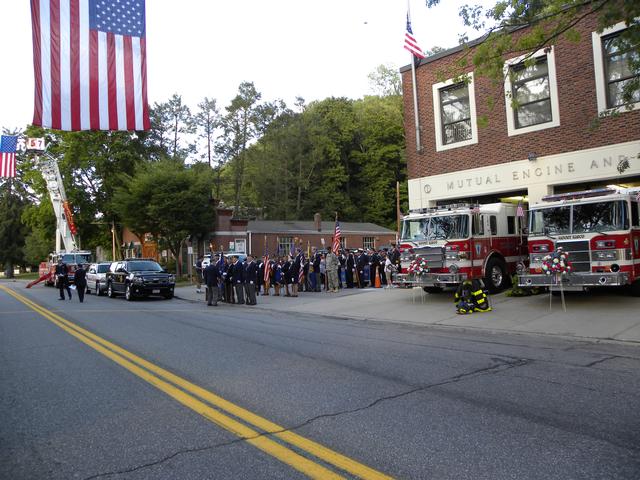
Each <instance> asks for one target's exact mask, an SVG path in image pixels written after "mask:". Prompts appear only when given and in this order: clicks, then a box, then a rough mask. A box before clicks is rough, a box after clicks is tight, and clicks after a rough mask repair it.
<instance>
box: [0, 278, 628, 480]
mask: <svg viewBox="0 0 640 480" xmlns="http://www.w3.org/2000/svg"><path fill="white" fill-rule="evenodd" d="M6 288H9V289H13V290H14V291H15V292H17V293H18V294H19V295H21V296H23V297H24V299H22V300H21V299H19V298H16V297H15V296H12V295H10V293H9V292H7V291H6V290H5V289H6ZM363 298H365V297H364V296H363ZM25 302H26V303H25ZM30 302H34V303H30ZM38 305H40V307H39V306H38ZM42 307H43V308H44V309H43V308H42ZM316 313H322V312H309V313H307V314H299V313H296V314H287V313H282V312H266V311H255V310H252V309H251V307H246V306H245V307H240V306H236V307H230V306H224V304H222V306H219V307H217V308H213V307H210V308H207V307H206V306H205V305H203V304H202V303H200V304H196V303H192V302H186V301H182V300H178V299H173V300H170V301H166V300H161V299H158V300H155V299H150V300H142V301H137V302H133V303H129V302H126V301H125V300H124V299H122V298H118V299H114V300H112V299H108V298H106V297H100V298H97V297H95V296H89V297H87V298H86V300H85V303H84V304H80V303H78V301H77V297H74V298H73V300H72V301H71V302H69V301H64V302H62V301H58V300H57V292H56V291H54V290H53V289H48V288H44V287H35V288H33V289H31V290H25V289H24V288H23V284H19V283H10V282H0V478H2V479H5V478H6V479H16V480H17V479H40V478H43V479H44V478H47V479H76V478H77V479H98V478H99V479H122V478H126V479H226V478H232V479H239V478H248V479H253V478H256V479H271V478H286V479H289V478H306V477H309V476H311V477H315V478H332V476H337V477H343V478H356V477H362V478H384V477H383V476H382V475H383V474H385V475H388V476H390V477H395V478H408V479H409V478H410V479H563V480H564V479H637V478H640V408H639V407H640V347H639V346H636V345H630V344H624V343H595V342H584V341H582V342H578V341H570V340H566V339H559V338H551V337H542V336H529V335H505V334H489V333H482V332H456V331H454V330H447V329H442V328H438V327H431V326H429V327H417V326H407V325H397V324H391V323H375V322H370V321H357V320H345V319H340V318H328V317H326V316H320V315H318V314H316ZM630 314H634V312H630ZM603 321H606V319H603ZM145 361H146V362H148V363H145Z"/></svg>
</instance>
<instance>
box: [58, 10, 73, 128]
mask: <svg viewBox="0 0 640 480" xmlns="http://www.w3.org/2000/svg"><path fill="white" fill-rule="evenodd" d="M70 51H71V3H70V2H69V1H64V0H63V1H61V2H60V126H61V127H62V130H70V129H71V55H65V53H64V52H70Z"/></svg>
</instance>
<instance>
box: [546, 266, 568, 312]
mask: <svg viewBox="0 0 640 480" xmlns="http://www.w3.org/2000/svg"><path fill="white" fill-rule="evenodd" d="M553 275H554V278H555V283H556V284H558V285H560V298H561V299H562V310H564V312H565V313H566V312H567V304H566V302H565V301H564V287H563V286H562V284H563V283H564V282H563V281H562V276H563V275H564V273H562V272H555V273H554V274H553ZM552 300H553V290H552V289H551V288H549V310H551V303H552Z"/></svg>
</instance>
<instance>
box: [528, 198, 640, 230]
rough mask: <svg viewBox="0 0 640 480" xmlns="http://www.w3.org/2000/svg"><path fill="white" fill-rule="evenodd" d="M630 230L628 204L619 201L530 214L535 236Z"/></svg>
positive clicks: (541, 210) (547, 209)
mask: <svg viewBox="0 0 640 480" xmlns="http://www.w3.org/2000/svg"><path fill="white" fill-rule="evenodd" d="M571 219H573V221H571ZM627 228H629V213H628V211H627V203H626V202H625V201H620V200H618V201H612V202H599V203H584V204H577V205H564V206H561V207H549V208H541V209H539V210H538V209H536V210H532V211H531V228H530V230H531V234H532V235H566V234H572V233H591V232H594V233H598V232H610V231H612V230H626V229H627Z"/></svg>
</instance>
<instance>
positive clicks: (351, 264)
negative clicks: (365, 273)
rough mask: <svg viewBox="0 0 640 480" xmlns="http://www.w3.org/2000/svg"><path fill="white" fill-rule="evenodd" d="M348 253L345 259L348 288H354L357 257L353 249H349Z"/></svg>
mask: <svg viewBox="0 0 640 480" xmlns="http://www.w3.org/2000/svg"><path fill="white" fill-rule="evenodd" d="M346 254H347V258H346V260H345V276H346V282H347V288H353V271H354V270H355V268H356V259H355V257H354V256H353V252H352V251H351V250H347V252H346Z"/></svg>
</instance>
